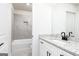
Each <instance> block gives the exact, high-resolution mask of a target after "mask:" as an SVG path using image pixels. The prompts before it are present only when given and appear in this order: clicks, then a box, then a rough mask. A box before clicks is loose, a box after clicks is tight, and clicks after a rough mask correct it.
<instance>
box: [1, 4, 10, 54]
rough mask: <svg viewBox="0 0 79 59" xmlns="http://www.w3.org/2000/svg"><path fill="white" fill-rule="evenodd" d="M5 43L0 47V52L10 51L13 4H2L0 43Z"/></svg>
mask: <svg viewBox="0 0 79 59" xmlns="http://www.w3.org/2000/svg"><path fill="white" fill-rule="evenodd" d="M2 42H4V45H3V46H2V47H1V48H0V53H8V52H9V49H10V42H11V5H10V4H7V3H5V4H0V43H2Z"/></svg>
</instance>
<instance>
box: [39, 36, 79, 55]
mask: <svg viewBox="0 0 79 59" xmlns="http://www.w3.org/2000/svg"><path fill="white" fill-rule="evenodd" d="M39 39H40V56H79V41H72V40H68V41H65V40H62V39H61V38H59V37H54V36H51V35H40V36H39Z"/></svg>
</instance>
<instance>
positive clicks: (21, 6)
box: [13, 3, 32, 11]
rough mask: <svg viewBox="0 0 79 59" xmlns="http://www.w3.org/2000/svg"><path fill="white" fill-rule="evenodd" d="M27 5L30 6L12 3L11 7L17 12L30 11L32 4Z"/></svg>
mask: <svg viewBox="0 0 79 59" xmlns="http://www.w3.org/2000/svg"><path fill="white" fill-rule="evenodd" d="M29 4H30V5H27V4H26V3H13V7H14V9H17V10H25V11H32V3H29Z"/></svg>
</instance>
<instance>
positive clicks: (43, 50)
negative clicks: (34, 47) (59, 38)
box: [40, 40, 47, 56]
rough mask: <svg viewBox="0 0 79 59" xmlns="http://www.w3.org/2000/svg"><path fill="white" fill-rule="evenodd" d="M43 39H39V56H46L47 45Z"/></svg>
mask: <svg viewBox="0 0 79 59" xmlns="http://www.w3.org/2000/svg"><path fill="white" fill-rule="evenodd" d="M45 45H46V44H45V42H44V41H42V40H41V41H40V56H47V47H46V46H45Z"/></svg>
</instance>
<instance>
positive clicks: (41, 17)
mask: <svg viewBox="0 0 79 59" xmlns="http://www.w3.org/2000/svg"><path fill="white" fill-rule="evenodd" d="M39 34H51V8H50V7H49V6H48V4H36V3H35V4H33V44H32V47H33V49H32V55H35V56H36V55H39V52H40V50H39V49H40V48H39Z"/></svg>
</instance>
